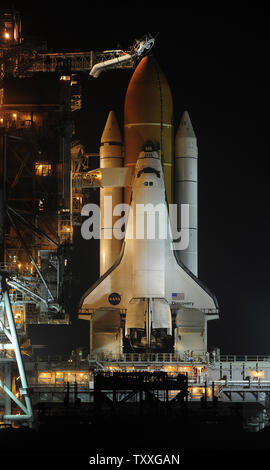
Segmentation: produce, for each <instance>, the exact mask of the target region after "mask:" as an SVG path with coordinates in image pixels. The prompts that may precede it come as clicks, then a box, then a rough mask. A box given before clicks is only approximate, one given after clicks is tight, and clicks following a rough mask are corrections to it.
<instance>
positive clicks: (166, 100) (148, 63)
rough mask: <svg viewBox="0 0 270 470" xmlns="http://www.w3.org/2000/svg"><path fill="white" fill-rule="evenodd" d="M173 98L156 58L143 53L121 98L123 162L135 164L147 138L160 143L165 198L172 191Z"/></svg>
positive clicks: (169, 196) (169, 195)
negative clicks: (123, 104) (122, 98)
mask: <svg viewBox="0 0 270 470" xmlns="http://www.w3.org/2000/svg"><path fill="white" fill-rule="evenodd" d="M172 136H173V102H172V95H171V90H170V87H169V84H168V82H167V79H166V77H165V75H164V73H163V72H162V71H161V69H160V67H159V65H158V63H157V61H156V60H155V59H154V58H153V57H152V56H146V57H144V58H143V59H142V60H141V61H140V63H139V64H138V66H137V68H136V69H135V71H134V73H133V75H132V77H131V80H130V82H129V86H128V89H127V93H126V98H125V166H133V167H134V166H135V164H136V161H137V158H138V155H139V153H140V151H141V148H142V146H143V145H144V143H145V142H146V141H148V140H151V141H152V142H153V143H155V144H159V146H160V158H161V161H162V164H163V171H164V179H165V185H166V193H167V199H168V202H171V192H172V188H171V187H172V161H173V150H172Z"/></svg>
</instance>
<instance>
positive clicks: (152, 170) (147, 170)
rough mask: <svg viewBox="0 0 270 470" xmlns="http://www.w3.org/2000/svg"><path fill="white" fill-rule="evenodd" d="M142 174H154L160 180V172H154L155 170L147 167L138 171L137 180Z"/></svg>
mask: <svg viewBox="0 0 270 470" xmlns="http://www.w3.org/2000/svg"><path fill="white" fill-rule="evenodd" d="M142 173H155V174H156V175H157V177H158V178H160V171H158V170H156V169H155V168H150V167H148V166H147V167H146V168H142V169H141V170H140V171H138V173H137V178H139V177H140V176H141V174H142Z"/></svg>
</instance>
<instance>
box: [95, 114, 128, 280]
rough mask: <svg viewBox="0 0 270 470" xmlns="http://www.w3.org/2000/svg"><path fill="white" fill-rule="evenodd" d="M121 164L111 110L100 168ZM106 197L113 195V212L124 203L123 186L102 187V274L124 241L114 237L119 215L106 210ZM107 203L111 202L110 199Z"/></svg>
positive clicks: (119, 146) (119, 147) (117, 135)
mask: <svg viewBox="0 0 270 470" xmlns="http://www.w3.org/2000/svg"><path fill="white" fill-rule="evenodd" d="M121 166H123V155H122V136H121V132H120V129H119V126H118V122H117V119H116V116H115V114H114V112H113V111H110V112H109V115H108V119H107V122H106V125H105V128H104V131H103V134H102V137H101V143H100V168H114V167H117V168H119V167H121ZM105 197H107V198H109V197H111V201H112V212H113V210H114V207H115V206H116V205H117V204H121V203H122V188H100V228H101V233H100V276H102V274H104V273H105V272H106V271H107V270H108V269H109V268H110V267H111V266H112V265H113V263H114V262H115V261H116V260H117V258H118V256H119V253H120V250H121V244H122V241H121V240H119V239H117V238H116V237H114V235H113V233H112V228H113V227H112V225H114V223H115V221H116V220H117V219H118V218H119V216H118V217H112V218H111V217H110V211H109V207H107V209H106V211H105V212H104V198H105ZM107 203H108V204H109V199H107ZM106 214H108V217H106ZM110 219H111V220H110ZM111 221H112V223H111Z"/></svg>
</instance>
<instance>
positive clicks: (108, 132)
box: [100, 111, 122, 144]
mask: <svg viewBox="0 0 270 470" xmlns="http://www.w3.org/2000/svg"><path fill="white" fill-rule="evenodd" d="M100 142H101V143H102V144H105V143H107V142H117V143H119V144H121V143H122V136H121V132H120V129H119V125H118V122H117V119H116V116H115V114H114V111H110V112H109V115H108V118H107V121H106V124H105V127H104V131H103V134H102V136H101V140H100Z"/></svg>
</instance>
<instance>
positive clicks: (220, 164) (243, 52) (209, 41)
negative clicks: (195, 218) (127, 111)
mask: <svg viewBox="0 0 270 470" xmlns="http://www.w3.org/2000/svg"><path fill="white" fill-rule="evenodd" d="M86 5H88V9H87V6H86ZM89 5H90V6H92V9H89ZM147 5H148V4H147ZM171 5H172V4H170V3H169V4H168V7H166V8H163V9H161V8H159V7H156V6H155V7H154V6H153V8H151V7H150V6H148V7H147V6H146V4H145V5H144V4H140V3H136V4H127V3H125V4H114V9H113V8H108V7H107V5H106V4H103V5H102V7H96V5H94V4H93V3H90V2H89V3H88V2H87V3H86V2H81V1H77V2H76V3H75V2H73V3H72V4H71V6H68V5H67V3H62V2H57V3H55V4H53V3H50V2H49V3H48V2H43V3H33V4H32V3H31V2H20V1H17V2H16V3H15V4H14V6H15V7H16V8H17V9H19V10H20V11H21V13H22V21H23V36H24V37H27V36H33V37H40V38H41V39H45V40H47V43H48V48H49V50H51V51H54V52H57V51H87V50H95V51H98V50H104V49H113V48H118V47H119V45H120V47H121V48H123V49H128V48H129V47H130V46H131V44H132V43H133V41H134V39H135V38H139V37H141V36H143V35H144V34H145V33H147V32H150V33H151V34H152V35H155V34H156V33H158V32H159V35H158V37H157V40H156V45H155V47H154V49H153V55H154V56H155V57H156V59H157V60H158V62H159V64H160V66H161V68H162V70H163V71H164V73H165V74H166V76H167V79H168V82H169V84H170V86H171V90H172V95H173V100H174V119H175V126H178V124H179V121H180V117H181V114H182V112H183V111H184V110H186V109H187V110H188V111H189V114H190V117H191V120H192V123H193V127H194V130H195V133H196V135H197V139H198V146H199V277H200V279H201V280H202V281H203V282H204V283H205V284H206V285H207V286H208V287H209V288H210V290H211V291H212V292H214V293H215V295H216V297H217V299H218V302H219V306H220V320H219V321H213V322H210V323H209V330H208V331H209V333H208V344H209V347H220V348H221V352H222V353H234V354H270V345H269V331H270V317H269V301H268V299H269V269H268V266H269V239H270V230H269V211H268V199H269V170H268V168H269V165H268V163H269V158H270V152H269V104H270V80H269V79H270V77H269V46H270V41H269V24H270V16H268V15H267V14H266V13H265V11H264V9H250V10H248V9H245V12H244V14H242V15H238V14H236V12H235V11H233V10H232V11H229V10H226V11H220V12H216V14H215V15H208V14H206V12H204V14H200V13H199V12H198V11H197V10H195V9H192V8H190V9H185V8H180V6H179V7H176V8H175V7H173V6H171ZM10 6H11V5H10V4H9V3H7V2H6V4H5V5H3V6H2V5H1V7H2V8H4V7H10ZM131 75H132V71H131V70H128V71H114V72H106V73H103V74H102V75H101V76H100V77H99V78H98V79H93V78H92V77H88V76H87V75H84V76H83V77H82V84H83V98H84V105H83V109H82V110H81V111H79V112H77V113H76V123H77V132H78V135H79V137H80V139H81V141H82V143H83V144H84V145H85V147H86V150H87V151H90V152H97V151H98V147H99V139H100V136H101V134H102V130H103V128H104V124H105V122H106V118H107V114H108V112H109V111H110V110H111V109H113V110H114V111H115V112H116V114H117V117H118V120H119V123H120V124H121V125H122V124H123V105H124V97H125V92H126V89H127V86H128V82H129V80H130V77H131ZM84 243H85V245H84V254H83V256H82V253H81V249H79V248H78V247H76V246H75V249H74V253H75V261H74V270H76V269H77V270H78V271H80V275H79V282H78V283H77V285H76V288H74V299H73V303H74V315H73V316H74V319H73V321H72V325H71V326H39V327H31V329H30V333H31V337H32V342H33V343H39V344H47V345H48V348H47V349H46V350H44V351H46V352H49V353H52V354H56V353H64V352H70V351H71V349H74V348H76V347H78V346H79V345H84V346H87V345H88V336H89V329H88V323H87V322H83V321H79V320H76V316H77V312H76V308H77V305H78V302H79V298H80V295H81V294H82V293H83V292H84V291H85V289H86V288H88V287H89V286H90V285H91V283H92V282H93V281H94V280H95V279H96V278H97V277H98V246H97V244H96V245H93V244H92V245H90V242H84ZM80 247H81V245H80ZM76 250H77V251H76ZM76 254H78V257H77V259H76Z"/></svg>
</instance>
